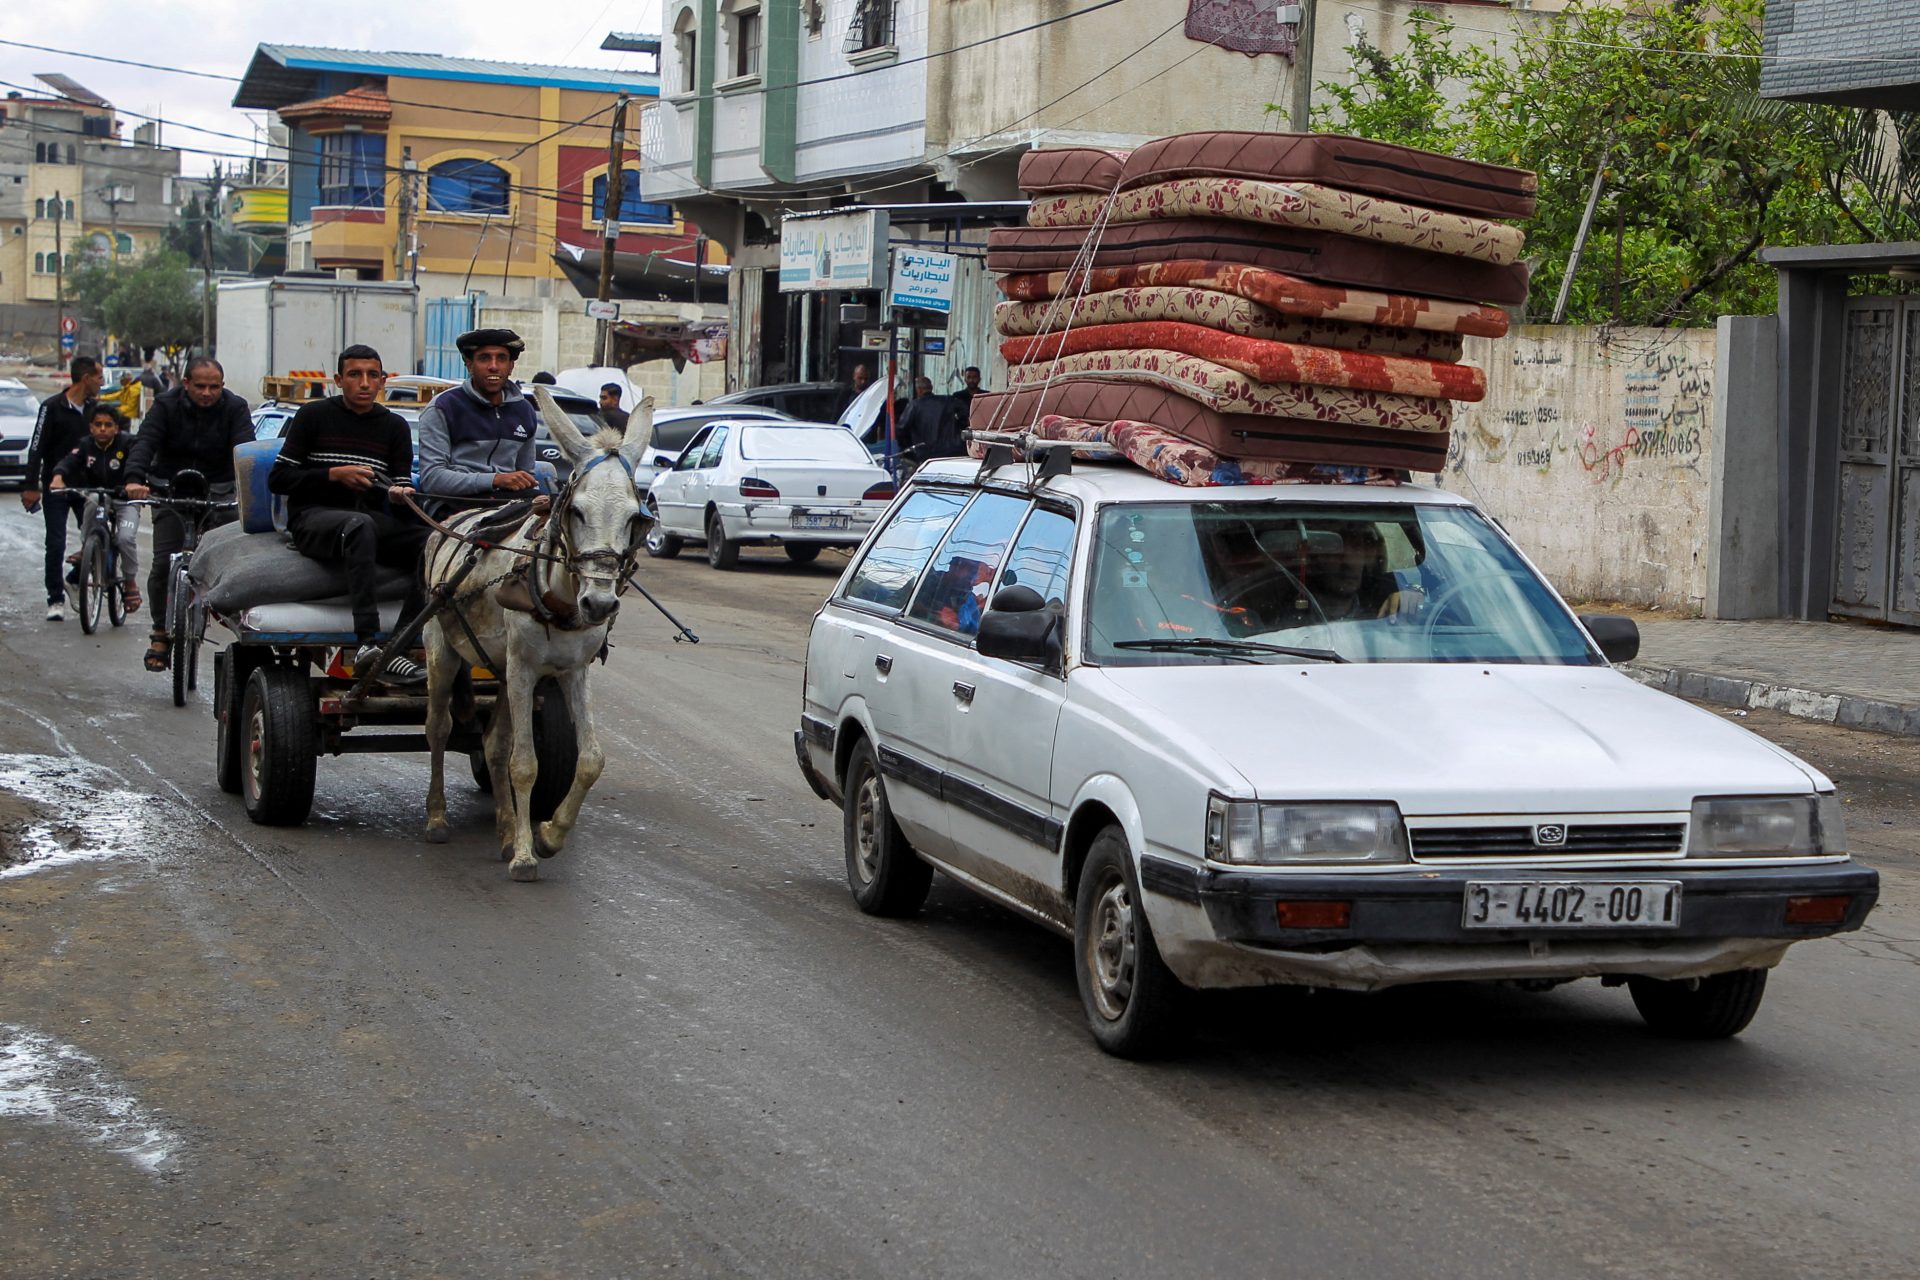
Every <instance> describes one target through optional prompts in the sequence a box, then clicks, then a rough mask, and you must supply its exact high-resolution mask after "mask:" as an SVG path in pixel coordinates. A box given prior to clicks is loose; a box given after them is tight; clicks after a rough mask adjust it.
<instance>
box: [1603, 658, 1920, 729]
mask: <svg viewBox="0 0 1920 1280" xmlns="http://www.w3.org/2000/svg"><path fill="white" fill-rule="evenodd" d="M1619 669H1620V670H1621V671H1623V672H1625V673H1626V674H1627V675H1629V676H1631V677H1633V678H1634V679H1635V680H1638V681H1639V682H1640V683H1641V684H1644V685H1649V686H1651V687H1653V688H1655V689H1661V690H1664V691H1666V692H1667V693H1671V694H1676V695H1678V696H1679V697H1682V698H1697V699H1699V700H1700V701H1702V702H1715V703H1719V704H1721V705H1723V706H1729V707H1751V708H1754V709H1756V710H1765V711H1780V712H1784V713H1786V714H1787V715H1790V716H1799V717H1800V718H1801V719H1803V720H1819V721H1822V722H1823V723H1826V724H1837V725H1841V726H1844V727H1846V728H1849V729H1871V730H1873V731H1874V732H1875V733H1897V734H1902V735H1905V736H1907V737H1920V707H1917V706H1912V705H1909V704H1907V703H1904V702H1886V701H1883V700H1881V699H1879V698H1863V697H1860V696H1858V695H1855V694H1850V693H1821V692H1819V691H1818V690H1814V689H1796V688H1794V687H1793V686H1791V685H1784V684H1768V683H1767V682H1765V681H1764V680H1746V679H1742V678H1740V677H1737V676H1717V675H1713V674H1711V673H1709V672H1704V671H1688V670H1685V669H1684V668H1681V667H1658V666H1652V665H1650V664H1647V663H1639V662H1629V663H1622V664H1620V668H1619Z"/></svg>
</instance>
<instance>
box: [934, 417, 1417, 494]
mask: <svg viewBox="0 0 1920 1280" xmlns="http://www.w3.org/2000/svg"><path fill="white" fill-rule="evenodd" d="M1031 430H1032V432H1033V434H1034V435H1036V436H1038V437H1039V438H1040V439H1042V440H1065V441H1071V442H1075V443H1085V444H1090V445H1094V444H1097V445H1106V446H1108V447H1110V448H1113V449H1117V450H1119V452H1120V454H1121V456H1122V457H1124V458H1126V460H1127V461H1129V462H1131V463H1133V465H1135V466H1136V467H1139V468H1140V469H1142V470H1143V471H1146V472H1148V473H1150V474H1152V475H1155V476H1158V477H1159V478H1160V479H1162V480H1165V481H1167V482H1168V483H1170V484H1178V485H1186V486H1189V487H1200V486H1212V485H1231V484H1383V485H1391V484H1402V483H1404V482H1405V481H1406V480H1407V479H1408V478H1409V477H1408V476H1407V473H1406V471H1405V469H1403V468H1391V467H1349V466H1339V465H1335V464H1332V463H1324V462H1265V461H1261V460H1258V459H1253V458H1245V459H1236V458H1223V457H1221V456H1220V455H1219V454H1218V453H1215V452H1214V451H1213V450H1212V449H1209V448H1207V447H1206V446H1205V445H1200V444H1195V443H1194V442H1193V441H1191V440H1186V439H1183V438H1181V437H1180V436H1177V435H1175V434H1173V433H1172V432H1171V431H1162V430H1161V429H1160V428H1159V427H1156V426H1154V425H1153V424H1152V423H1150V422H1128V421H1125V420H1122V421H1119V422H1082V421H1080V420H1079V419H1077V418H1063V417H1060V416H1059V415H1057V414H1043V415H1042V416H1041V418H1040V420H1039V421H1038V422H1036V423H1034V424H1032V427H1031ZM967 449H968V452H969V453H971V454H972V455H973V456H974V457H976V458H984V457H985V456H986V453H987V446H986V445H985V444H984V443H981V442H979V441H975V442H973V443H972V444H970V445H968V446H967ZM1075 453H1076V454H1078V453H1079V451H1078V450H1075Z"/></svg>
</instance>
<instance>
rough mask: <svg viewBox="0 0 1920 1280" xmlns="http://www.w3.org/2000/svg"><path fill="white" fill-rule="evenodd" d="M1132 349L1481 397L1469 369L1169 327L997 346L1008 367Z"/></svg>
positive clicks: (1403, 391) (1482, 385) (1256, 371)
mask: <svg viewBox="0 0 1920 1280" xmlns="http://www.w3.org/2000/svg"><path fill="white" fill-rule="evenodd" d="M1135 349H1149V350H1161V351H1176V352H1180V353H1182V354H1185V355H1189V356H1195V357H1198V358H1199V359H1202V360H1207V361H1211V362H1212V363H1214V364H1217V365H1219V366H1221V367H1222V368H1224V369H1231V370H1233V371H1234V372H1236V373H1241V374H1245V375H1246V376H1247V377H1249V378H1253V379H1255V380H1256V381H1259V382H1298V383H1307V384H1310V385H1313V386H1320V387H1351V388H1354V389H1355V390H1360V391H1392V392H1396V393H1398V394H1400V395H1410V396H1437V397H1439V398H1441V399H1443V400H1462V401H1476V400H1482V399H1485V398H1486V394H1487V377H1486V374H1484V373H1482V372H1481V371H1480V370H1479V369H1476V368H1474V367H1473V366H1472V365H1466V364H1451V363H1447V362H1445V361H1440V360H1419V359H1414V358H1412V357H1408V356H1383V355H1375V354H1373V353H1371V352H1362V351H1340V350H1336V349H1335V348H1332V347H1315V346H1307V345H1304V344H1302V343H1297V342H1271V341H1267V340H1266V339H1262V338H1249V337H1246V336H1244V335H1241V334H1237V333H1222V332H1220V331H1219V330H1218V329H1209V328H1207V327H1206V326H1205V325H1197V324H1182V323H1180V322H1178V321H1173V320H1142V321H1135V322H1133V323H1131V324H1095V325H1075V326H1074V327H1073V328H1071V329H1068V330H1064V331H1062V332H1058V333H1049V334H1043V335H1038V336H1035V337H1026V338H1008V339H1007V340H1006V341H1005V342H1002V343H1001V344H1000V354H1001V355H1002V356H1003V357H1005V358H1006V361H1007V363H1008V364H1012V365H1034V364H1044V363H1047V362H1049V361H1052V360H1053V359H1054V358H1055V357H1060V356H1075V355H1084V354H1086V353H1088V352H1094V351H1128V350H1135Z"/></svg>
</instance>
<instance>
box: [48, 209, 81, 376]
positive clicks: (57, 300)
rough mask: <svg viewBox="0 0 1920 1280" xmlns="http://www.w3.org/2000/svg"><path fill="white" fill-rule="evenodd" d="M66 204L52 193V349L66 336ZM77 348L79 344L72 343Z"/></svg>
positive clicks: (56, 349)
mask: <svg viewBox="0 0 1920 1280" xmlns="http://www.w3.org/2000/svg"><path fill="white" fill-rule="evenodd" d="M66 216H67V206H66V203H65V202H64V201H62V200H61V199H60V193H59V192H58V191H56V192H54V193H53V349H54V350H55V351H56V352H58V351H59V350H60V341H61V339H63V338H65V337H66V336H67V277H66V266H67V251H66V248H65V245H64V244H63V241H62V237H61V235H60V224H61V223H62V222H64V221H65V220H66ZM74 349H75V350H76V351H77V350H79V344H77V343H76V344H75V345H74Z"/></svg>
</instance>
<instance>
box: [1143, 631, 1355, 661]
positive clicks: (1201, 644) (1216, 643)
mask: <svg viewBox="0 0 1920 1280" xmlns="http://www.w3.org/2000/svg"><path fill="white" fill-rule="evenodd" d="M1113 647H1114V648H1116V649H1145V650H1147V651H1149V652H1152V653H1218V654H1225V655H1228V656H1233V657H1244V656H1245V655H1247V654H1251V653H1276V654H1281V655H1284V656H1285V657H1289V658H1312V659H1313V660H1315V661H1316V662H1345V661H1346V659H1345V658H1343V657H1341V656H1340V655H1339V654H1338V653H1335V652H1334V651H1333V650H1332V649H1306V648H1301V647H1299V646H1297V645H1290V644H1262V643H1261V642H1260V641H1258V640H1227V639H1222V638H1220V637H1218V636H1168V637H1166V638H1164V639H1159V640H1116V641H1114V642H1113Z"/></svg>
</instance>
